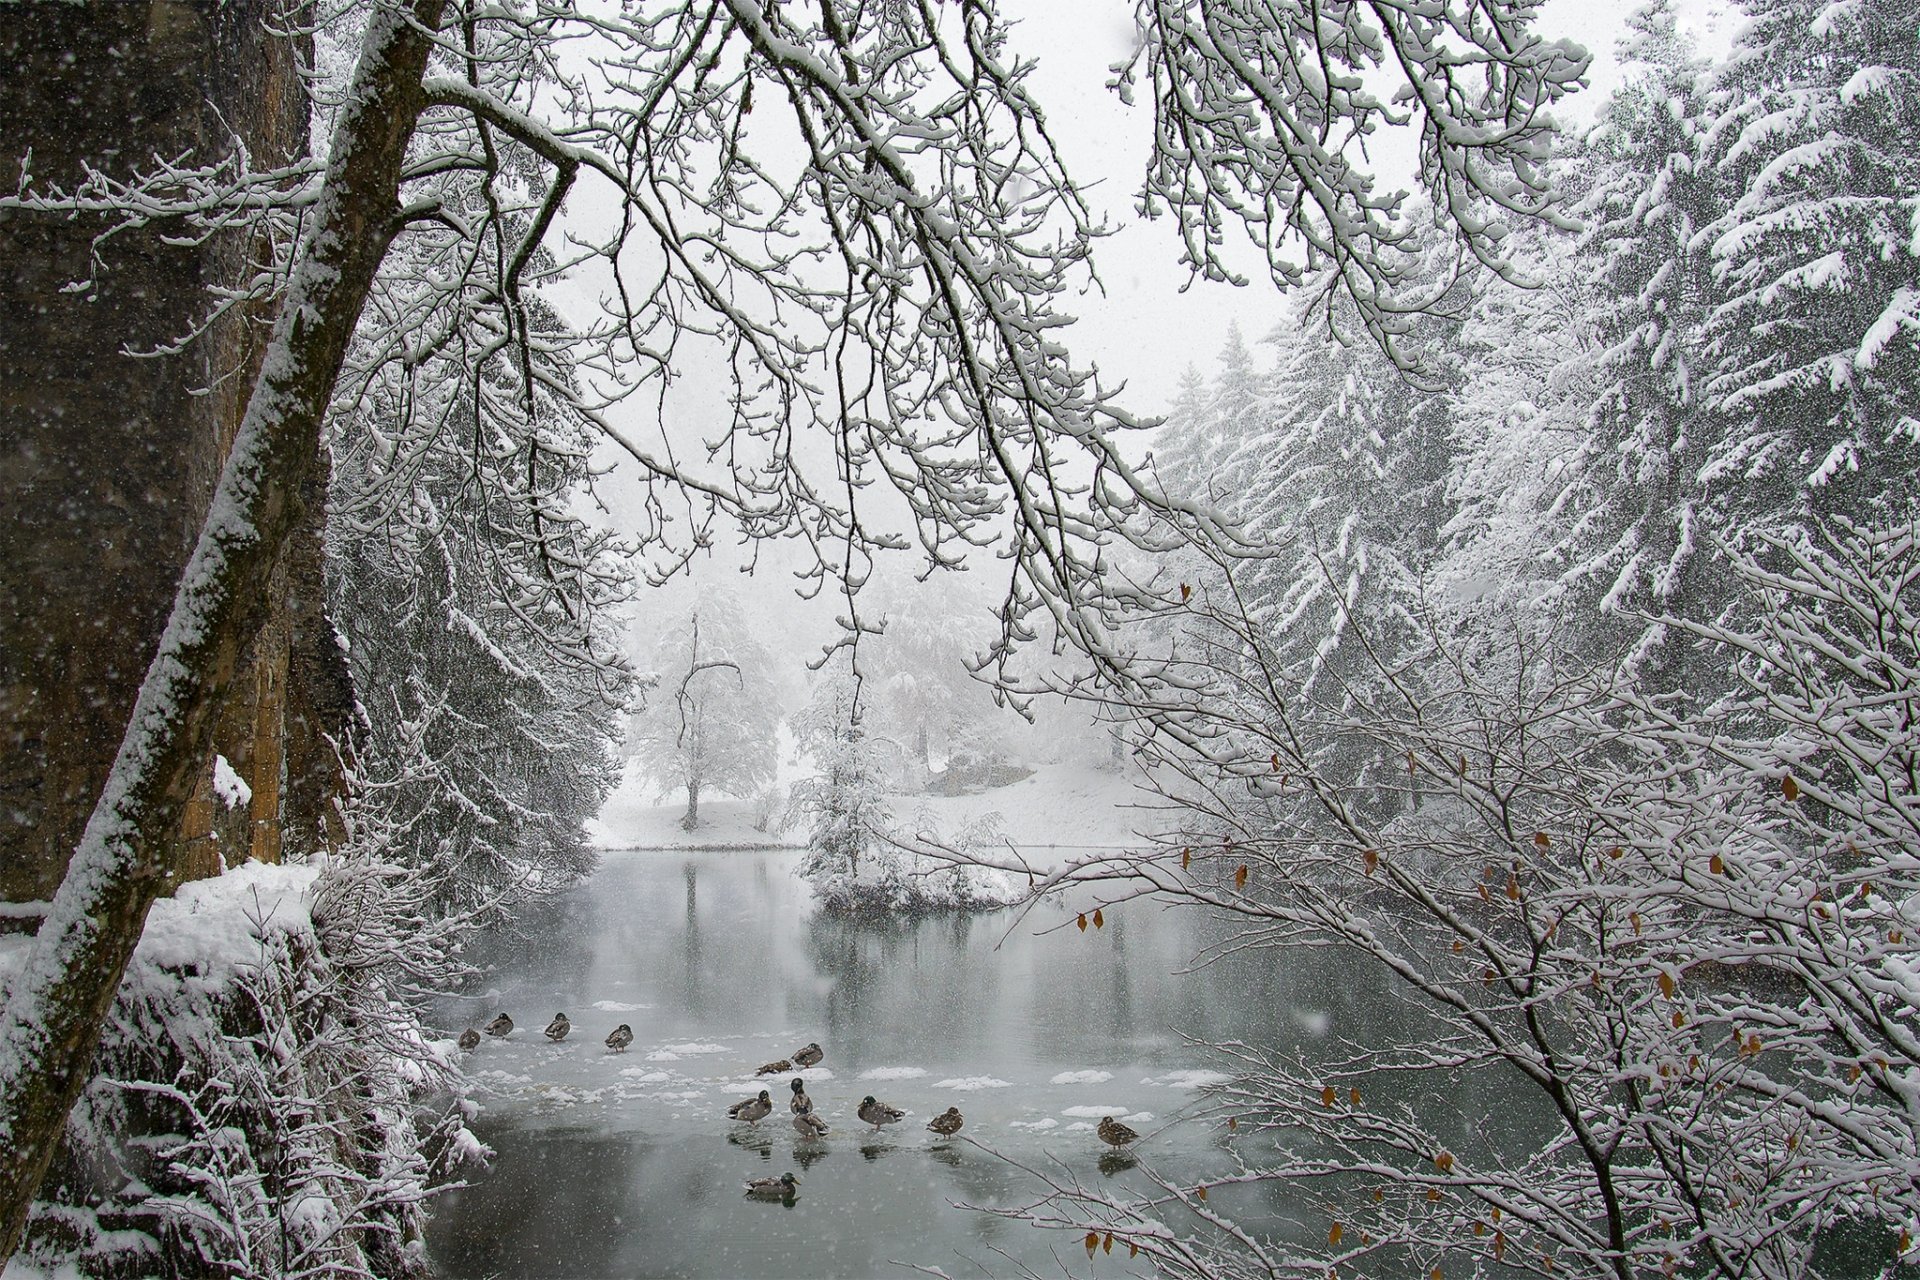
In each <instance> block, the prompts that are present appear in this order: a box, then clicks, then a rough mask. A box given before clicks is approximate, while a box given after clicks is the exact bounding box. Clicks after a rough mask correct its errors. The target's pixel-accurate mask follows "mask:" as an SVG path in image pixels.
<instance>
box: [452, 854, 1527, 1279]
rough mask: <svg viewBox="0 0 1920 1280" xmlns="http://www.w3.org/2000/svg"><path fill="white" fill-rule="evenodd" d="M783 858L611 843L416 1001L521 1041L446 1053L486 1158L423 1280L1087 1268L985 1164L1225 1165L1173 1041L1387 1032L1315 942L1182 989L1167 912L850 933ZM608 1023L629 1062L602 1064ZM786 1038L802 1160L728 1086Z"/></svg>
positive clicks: (1226, 966) (1139, 1183)
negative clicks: (749, 1191)
mask: <svg viewBox="0 0 1920 1280" xmlns="http://www.w3.org/2000/svg"><path fill="white" fill-rule="evenodd" d="M795 861H796V855H794V854H792V853H788V852H780V851H767V852H747V853H742V852H717V853H665V852H623V853H616V854H610V855H609V856H608V858H607V861H606V863H605V864H604V866H603V867H602V868H601V870H600V871H599V872H597V873H596V874H595V875H594V876H593V877H592V878H591V879H590V880H589V881H588V882H586V883H585V884H583V885H582V886H580V887H579V888H578V889H576V890H575V891H573V892H572V893H571V894H569V895H568V896H566V897H565V898H563V899H561V900H560V901H558V902H557V903H555V904H553V905H552V908H551V910H550V911H548V912H547V913H545V914H543V916H542V917H541V919H540V920H539V921H538V922H537V923H536V924H534V925H533V926H532V927H531V928H530V929H529V930H528V932H529V934H530V935H531V936H530V937H528V938H524V939H521V940H517V941H506V940H499V941H495V942H494V943H492V944H491V949H490V951H489V952H488V953H487V954H486V955H484V956H483V957H482V958H481V959H482V963H483V965H484V966H485V968H486V977H485V980H484V982H483V984H482V985H483V987H484V992H483V993H482V994H477V995H474V996H471V997H465V998H449V999H447V1000H445V1001H443V1002H442V1003H441V1005H440V1007H439V1008H438V1009H437V1011H436V1012H437V1013H438V1015H439V1016H440V1018H441V1019H442V1023H443V1025H444V1026H445V1027H446V1028H447V1029H448V1033H449V1034H457V1033H458V1031H459V1030H460V1029H461V1028H463V1027H465V1026H468V1025H479V1024H481V1023H484V1022H485V1021H486V1020H487V1019H489V1018H491V1017H492V1016H493V1015H494V1014H495V1013H496V1012H498V1011H500V1010H506V1011H508V1012H509V1013H511V1014H512V1016H513V1018H514V1020H515V1022H516V1024H517V1028H516V1030H515V1031H514V1032H513V1034H512V1035H511V1036H510V1037H508V1038H507V1039H506V1040H504V1041H498V1040H492V1039H488V1040H485V1041H483V1043H482V1044H481V1045H480V1047H479V1048H478V1049H476V1050H475V1051H474V1052H473V1053H472V1054H471V1055H470V1056H469V1058H468V1061H467V1066H468V1069H469V1071H470V1073H471V1075H472V1077H473V1079H474V1081H475V1083H476V1086H477V1089H476V1094H475V1097H476V1099H477V1100H478V1101H479V1102H480V1103H481V1105H482V1107H483V1110H482V1112H481V1113H480V1115H479V1117H478V1118H477V1119H476V1121H475V1122H474V1128H475V1130H476V1132H477V1133H478V1134H479V1136H480V1137H481V1138H482V1139H483V1140H484V1141H485V1142H486V1143H488V1144H489V1145H490V1146H491V1147H492V1148H493V1149H494V1151H495V1153H496V1154H495V1156H494V1158H493V1160H492V1162H491V1164H490V1166H489V1168H487V1169H486V1170H484V1171H480V1172H477V1173H474V1174H473V1175H472V1176H471V1179H470V1185H469V1186H467V1187H464V1188H462V1189H459V1190H456V1191H453V1192H450V1193H449V1194H447V1195H446V1196H445V1197H444V1198H443V1199H441V1200H440V1201H438V1202H437V1208H436V1210H435V1212H434V1217H433V1221H432V1225H431V1227H430V1230H429V1237H428V1243H429V1248H430V1252H431V1255H432V1257H433V1259H434V1261H435V1264H436V1265H437V1266H438V1267H439V1268H440V1270H441V1271H442V1273H443V1274H445V1275H447V1276H450V1277H481V1276H509V1277H511V1276H562V1275H564V1276H616V1275H617V1276H640V1275H644V1276H734V1277H750V1276H867V1275H883V1274H895V1275H909V1274H912V1272H910V1271H909V1270H907V1269H906V1268H907V1267H909V1266H921V1267H939V1268H942V1269H944V1270H945V1271H947V1272H948V1273H949V1274H951V1275H953V1276H956V1277H959V1276H969V1275H983V1274H992V1275H1008V1274H1016V1273H1017V1272H1018V1269H1019V1267H1018V1265H1017V1264H1024V1265H1026V1266H1030V1267H1033V1268H1035V1269H1036V1270H1039V1271H1042V1272H1045V1273H1050V1274H1060V1273H1062V1272H1065V1273H1069V1274H1075V1275H1085V1274H1094V1273H1096V1272H1097V1273H1098V1274H1113V1273H1115V1272H1116V1271H1119V1270H1121V1269H1122V1268H1121V1267H1120V1266H1119V1263H1120V1262H1121V1259H1120V1257H1119V1256H1118V1255H1116V1256H1115V1257H1114V1258H1112V1259H1107V1258H1101V1259H1098V1260H1096V1261H1093V1262H1090V1261H1089V1260H1088V1259H1087V1257H1086V1255H1085V1254H1084V1253H1083V1252H1082V1251H1081V1249H1080V1245H1079V1241H1078V1240H1077V1239H1075V1238H1070V1237H1067V1236H1065V1235H1063V1234H1062V1233H1058V1232H1048V1231H1042V1230H1038V1229H1035V1228H1033V1227H1029V1226H1027V1225H1024V1224H1021V1223H1016V1222H1011V1221H1008V1220H1005V1219H1002V1218H999V1217H996V1216H994V1215H992V1214H989V1213H983V1212H979V1211H977V1210H975V1209H972V1208H967V1207H963V1206H994V1205H1007V1204H1013V1203H1019V1202H1022V1201H1025V1200H1027V1199H1029V1198H1030V1197H1031V1196H1032V1195H1033V1194H1034V1193H1035V1191H1036V1188H1037V1184H1036V1183H1035V1181H1034V1180H1033V1179H1032V1178H1031V1177H1030V1175H1028V1174H1026V1173H1024V1172H1023V1171H1022V1170H1020V1169H1019V1168H1018V1167H1016V1166H1015V1164H1013V1163H1010V1162H1009V1161H1008V1160H1003V1159H1001V1158H998V1156H996V1155H995V1154H994V1153H995V1152H998V1153H1000V1155H1004V1156H1007V1157H1011V1158H1012V1159H1013V1160H1015V1161H1019V1162H1023V1163H1029V1164H1047V1165H1050V1166H1051V1167H1052V1169H1053V1170H1054V1171H1056V1172H1058V1171H1061V1170H1063V1169H1064V1170H1069V1171H1071V1172H1072V1173H1073V1174H1074V1175H1077V1176H1078V1177H1079V1178H1081V1179H1083V1180H1085V1181H1088V1182H1090V1183H1093V1182H1099V1181H1100V1180H1101V1179H1104V1178H1111V1179H1113V1180H1114V1183H1117V1184H1119V1185H1122V1186H1126V1185H1132V1186H1136V1187H1140V1188H1144V1187H1145V1186H1146V1182H1145V1175H1144V1173H1143V1171H1142V1169H1141V1168H1140V1167H1139V1165H1137V1164H1135V1163H1134V1162H1133V1161H1131V1160H1125V1159H1122V1160H1115V1159H1113V1158H1111V1157H1110V1156H1109V1153H1108V1149H1107V1148H1106V1147H1105V1146H1104V1144H1102V1143H1101V1142H1100V1140H1099V1139H1098V1137H1097V1135H1096V1134H1095V1132H1094V1126H1095V1124H1096V1123H1097V1122H1098V1120H1099V1118H1100V1117H1101V1116H1103V1115H1109V1114H1111V1115H1115V1116H1119V1117H1123V1118H1125V1119H1126V1122H1127V1123H1128V1124H1130V1125H1131V1126H1132V1127H1133V1128H1135V1129H1137V1130H1138V1131H1140V1132H1141V1133H1142V1134H1143V1135H1146V1136H1145V1137H1144V1138H1143V1140H1142V1141H1141V1142H1140V1143H1139V1144H1138V1158H1139V1162H1140V1164H1144V1165H1147V1166H1149V1167H1151V1168H1153V1169H1154V1170H1156V1171H1157V1172H1158V1173H1160V1174H1161V1175H1162V1176H1168V1177H1174V1178H1179V1179H1189V1178H1199V1177H1202V1176H1205V1175H1209V1174H1221V1173H1224V1172H1226V1171H1227V1170H1228V1169H1229V1168H1230V1167H1231V1160H1230V1157H1229V1156H1228V1154H1227V1152H1226V1151H1225V1150H1224V1149H1223V1145H1222V1144H1223V1143H1224V1142H1225V1140H1226V1135H1225V1134H1224V1132H1223V1131H1221V1130H1220V1128H1219V1127H1218V1126H1214V1125H1209V1124H1205V1123H1193V1124H1185V1125H1175V1126H1172V1127H1168V1126H1169V1124H1170V1122H1172V1121H1174V1120H1175V1119H1176V1118H1177V1117H1179V1116H1180V1115H1181V1114H1182V1112H1183V1110H1184V1109H1187V1108H1190V1107H1192V1106H1193V1105H1194V1104H1195V1103H1196V1102H1197V1101H1198V1099H1199V1094H1198V1092H1197V1089H1196V1086H1197V1085H1198V1084H1199V1083H1200V1082H1202V1081H1204V1080H1205V1079H1207V1078H1208V1077H1207V1073H1208V1072H1210V1071H1214V1070H1217V1069H1218V1068H1219V1066H1220V1064H1219V1063H1218V1062H1216V1061H1214V1060H1213V1059H1212V1058H1211V1057H1210V1056H1209V1055H1208V1053H1207V1052H1206V1051H1205V1050H1204V1049H1203V1048H1200V1047H1198V1046H1196V1045H1195V1044H1194V1043H1193V1042H1192V1041H1193V1040H1194V1039H1222V1040H1224V1039H1239V1040H1246V1041H1250V1042H1255V1043H1263V1044H1267V1045H1274V1046H1287V1045H1302V1044H1309V1043H1311V1042H1313V1041H1317V1040H1322V1039H1324V1038H1327V1037H1338V1038H1344V1039H1348V1040H1352V1041H1355V1042H1358V1043H1369V1042H1376V1043H1377V1042H1378V1040H1379V1039H1380V1038H1381V1037H1382V1036H1383V1035H1384V1031H1383V1030H1382V1029H1381V1028H1382V1024H1383V1023H1384V1022H1385V1021H1387V1020H1393V1019H1404V1018H1405V1017H1407V1016H1408V1014H1409V1008H1408V1006H1407V1005H1406V1004H1405V1003H1404V1002H1403V1001H1400V1000H1397V999H1395V998H1393V997H1392V996H1391V994H1390V993H1388V992H1387V991H1386V990H1385V989H1384V987H1383V985H1382V980H1381V978H1380V976H1379V975H1377V974H1376V973H1373V972H1371V971H1369V970H1366V969H1362V968H1358V967H1357V966H1355V965H1354V963H1353V962H1352V961H1351V960H1350V959H1348V958H1344V957H1341V956H1339V955H1337V954H1335V953H1330V952H1317V951H1299V952H1289V953H1287V954H1286V955H1285V956H1284V957H1277V956H1274V955H1272V954H1267V955H1236V956H1229V957H1227V958H1225V959H1223V960H1221V961H1219V962H1218V963H1216V964H1214V965H1212V966H1209V967H1207V968H1204V969H1200V970H1197V971H1188V967H1189V965H1190V963H1191V961H1192V958H1193V957H1194V956H1195V955H1196V954H1198V953H1199V952H1200V951H1201V950H1202V948H1204V947H1205V946H1206V945H1207V944H1208V943H1210V942H1213V941H1216V940H1217V938H1218V936H1219V930H1220V929H1221V928H1222V927H1223V926H1222V925H1220V924H1219V923H1218V922H1216V921H1213V920H1211V919H1209V918H1208V917H1206V916H1204V915H1201V914H1199V913H1196V912H1193V911H1191V910H1176V909H1169V908H1163V907H1160V906H1158V905H1155V904H1152V903H1145V902H1142V903H1132V904H1128V905H1126V906H1122V907H1119V908H1115V909H1113V910H1110V911H1108V912H1106V913H1105V927H1104V928H1100V929H1092V928H1090V929H1088V930H1086V931H1085V932H1084V933H1083V932H1081V931H1080V930H1079V929H1077V928H1076V927H1074V924H1073V921H1074V915H1075V910H1076V908H1075V905H1074V904H1072V903H1064V902H1063V903H1056V904H1046V905H1042V906H1041V907H1039V908H1037V909H1036V910H1034V911H1032V912H1031V913H1029V914H1027V915H1026V916H1024V917H1016V915H1015V914H1014V913H1012V912H997V913H990V914H985V915H976V916H935V917H929V918H923V919H918V920H882V919H846V918H838V917H833V916H828V915H824V914H821V913H817V912H815V911H814V910H813V909H812V907H811V903H810V900H809V896H808V892H807V888H806V886H805V885H804V884H802V883H801V882H800V881H799V880H798V878H797V877H796V876H795V875H794V874H793V871H792V868H793V866H794V863H795ZM559 1011H565V1012H566V1013H567V1014H568V1016H569V1017H570V1018H571V1020H572V1022H573V1025H574V1030H573V1032H572V1034H571V1035H570V1036H569V1037H568V1038H567V1039H566V1040H565V1041H564V1042H563V1043H561V1044H558V1045H555V1044H550V1043H548V1042H547V1040H546V1039H545V1038H544V1037H543V1036H542V1035H541V1029H542V1028H543V1027H545V1025H546V1024H547V1021H548V1020H549V1019H550V1018H551V1017H552V1016H553V1015H554V1014H555V1013H556V1012H559ZM623 1022H624V1023H628V1024H630V1025H631V1026H632V1028H633V1032H634V1037H635V1039H634V1042H633V1044H632V1046H631V1047H630V1048H629V1049H627V1050H626V1051H625V1052H623V1053H614V1052H611V1051H609V1050H608V1049H607V1048H606V1047H605V1045H604V1044H603V1041H604V1039H605V1037H606V1035H607V1033H608V1032H609V1031H611V1030H612V1029H613V1028H614V1027H615V1026H616V1025H617V1024H619V1023H623ZM809 1041H817V1042H819V1043H820V1044H821V1045H822V1046H823V1047H824V1050H825V1054H826V1057H825V1061H824V1062H823V1063H821V1065H820V1066H819V1067H817V1068H815V1069H813V1070H810V1071H806V1072H804V1073H802V1074H804V1076H805V1078H806V1080H807V1087H808V1091H809V1093H810V1094H811V1096H812V1097H813V1099H814V1102H815V1104H816V1106H817V1108H818V1110H819V1111H820V1112H821V1113H822V1114H823V1115H824V1117H825V1118H826V1120H827V1122H828V1123H829V1125H831V1127H832V1132H831V1134H830V1135H829V1136H828V1137H827V1139H826V1140H825V1141H824V1142H821V1143H817V1144H808V1143H803V1142H802V1141H801V1140H800V1138H799V1136H798V1135H797V1134H796V1133H795V1132H794V1131H793V1129H792V1128H791V1126H790V1124H789V1121H788V1115H787V1110H786V1107H785V1100H786V1097H787V1089H788V1085H787V1081H788V1080H789V1079H790V1076H789V1075H788V1074H781V1075H778V1076H772V1077H768V1078H766V1079H764V1080H756V1079H755V1078H754V1077H753V1071H754V1069H755V1067H757V1066H758V1065H759V1064H761V1063H764V1062H767V1061H769V1060H773V1059H778V1058H783V1057H787V1056H789V1055H790V1054H791V1053H792V1052H793V1051H794V1050H795V1049H797V1048H799V1047H800V1046H801V1045H804V1044H806V1043H807V1042H809ZM761 1087H767V1088H769V1089H770V1090H771V1091H772V1093H773V1097H774V1101H775V1103H776V1106H777V1108H778V1109H777V1110H776V1112H775V1113H774V1115H773V1116H772V1117H770V1118H769V1119H768V1120H766V1121H763V1122H762V1123H761V1124H760V1125H758V1126H757V1127H750V1126H745V1125H738V1124H735V1123H732V1122H730V1121H729V1120H728V1119H727V1116H726V1108H727V1106H728V1105H729V1104H731V1103H733V1102H735V1101H738V1100H740V1099H742V1098H746V1097H749V1096H752V1095H753V1094H754V1093H755V1092H756V1091H757V1090H758V1089H759V1088H761ZM867 1094H874V1095H876V1096H878V1097H879V1098H880V1099H881V1100H882V1101H884V1102H888V1103H891V1104H893V1105H894V1106H897V1107H900V1108H903V1109H904V1110H906V1111H907V1113H908V1114H907V1117H906V1119H905V1120H904V1121H903V1122H901V1123H900V1124H898V1125H894V1126H891V1127H889V1128H888V1129H886V1130H885V1131H884V1132H882V1133H879V1134H875V1133H874V1132H873V1131H872V1129H871V1128H869V1127H867V1126H865V1125H862V1124H861V1123H860V1122H859V1121H858V1120H857V1119H856V1118H855V1116H854V1110H855V1108H856V1107H857V1106H858V1104H859V1101H860V1099H861V1098H862V1097H863V1096H864V1095H867ZM1436 1101H1439V1100H1436ZM1440 1105H1441V1107H1442V1109H1443V1110H1450V1111H1452V1112H1454V1113H1455V1114H1456V1115H1457V1120H1458V1124H1459V1126H1460V1129H1461V1132H1462V1138H1463V1142H1464V1141H1466V1140H1467V1135H1468V1134H1469V1133H1470V1132H1471V1131H1472V1130H1474V1129H1475V1128H1481V1129H1482V1130H1484V1126H1485V1125H1486V1123H1487V1119H1488V1115H1489V1113H1490V1112H1496V1111H1497V1110H1498V1107H1497V1105H1496V1104H1495V1103H1494V1100H1493V1099H1491V1098H1481V1099H1479V1100H1478V1101H1476V1100H1474V1099H1472V1098H1471V1097H1468V1096H1464V1095H1461V1094H1455V1095H1453V1096H1452V1097H1451V1098H1449V1099H1447V1100H1444V1101H1440ZM949 1106H958V1107H959V1108H960V1109H961V1111H962V1112H963V1113H964V1115H965V1116H966V1127H965V1130H964V1131H963V1133H962V1134H961V1137H960V1139H956V1140H954V1141H951V1142H947V1141H942V1140H940V1139H938V1138H937V1137H936V1136H935V1135H934V1134H932V1133H929V1132H928V1131H927V1129H926V1123H927V1121H928V1119H929V1118H931V1117H933V1116H935V1115H937V1114H939V1113H940V1112H942V1111H944V1110H945V1109H946V1108H948V1107H949ZM976 1144H978V1145H976ZM989 1149H990V1150H989ZM1103 1156H1109V1158H1107V1159H1105V1160H1103V1158H1102V1157H1103ZM789 1171H790V1172H792V1173H794V1174H795V1175H797V1176H798V1177H799V1178H800V1179H801V1187H800V1189H799V1194H798V1196H797V1197H795V1198H794V1199H793V1200H792V1201H791V1203H786V1204H783V1203H782V1202H780V1201H777V1200H776V1201H772V1202H760V1201H755V1200H749V1199H746V1198H744V1196H743V1191H742V1183H743V1182H744V1180H746V1179H747V1178H752V1177H768V1176H772V1177H777V1176H779V1175H780V1174H782V1173H785V1172H789ZM1239 1195H1240V1199H1239V1200H1238V1201H1237V1202H1235V1201H1231V1200H1226V1199H1225V1198H1224V1197H1222V1198H1217V1199H1216V1200H1215V1201H1214V1204H1215V1207H1219V1208H1229V1209H1232V1210H1233V1211H1235V1212H1236V1214H1238V1215H1239V1216H1241V1217H1242V1218H1243V1219H1244V1220H1245V1221H1246V1222H1247V1224H1248V1225H1250V1226H1253V1227H1255V1228H1257V1229H1260V1230H1263V1231H1265V1232H1267V1233H1268V1234H1271V1235H1274V1236H1286V1235H1288V1234H1290V1233H1291V1232H1292V1231H1293V1230H1295V1229H1296V1228H1297V1227H1298V1224H1295V1223H1292V1222H1290V1221H1289V1216H1288V1213H1287V1210H1288V1206H1287V1205H1286V1204H1285V1203H1283V1202H1282V1200H1281V1196H1282V1193H1281V1192H1280V1191H1278V1190H1274V1191H1270V1192H1260V1191H1243V1192H1241V1193H1239Z"/></svg>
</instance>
